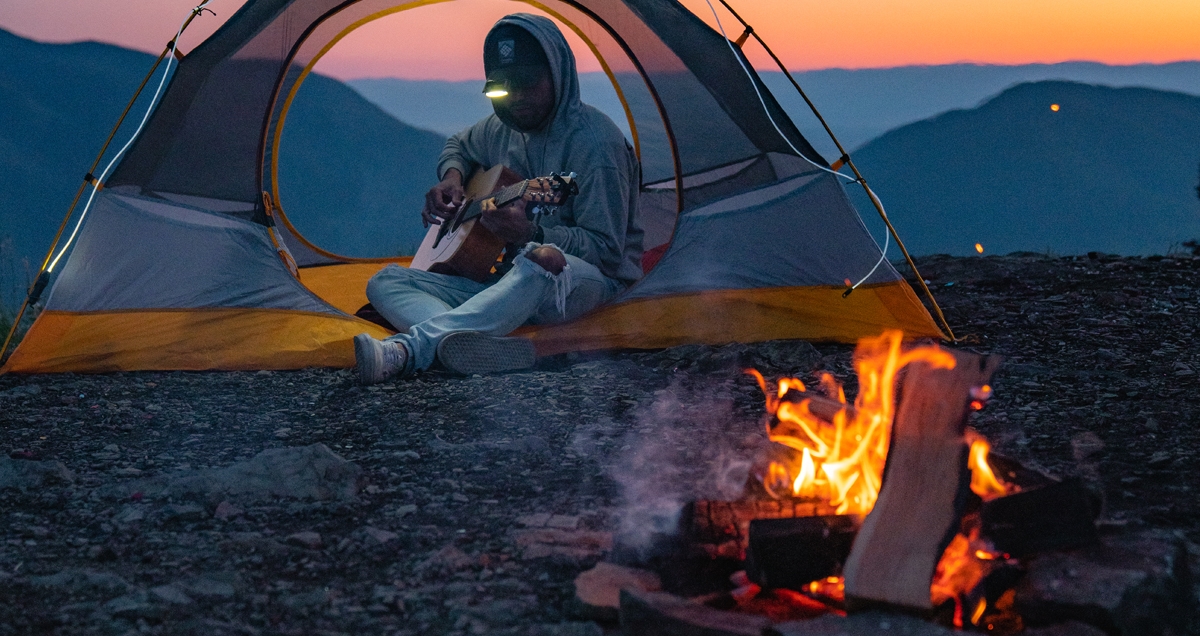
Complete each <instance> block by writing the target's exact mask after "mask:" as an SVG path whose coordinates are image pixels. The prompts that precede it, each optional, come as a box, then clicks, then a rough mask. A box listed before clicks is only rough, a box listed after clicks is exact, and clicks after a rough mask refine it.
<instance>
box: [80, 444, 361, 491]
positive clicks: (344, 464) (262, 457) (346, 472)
mask: <svg viewBox="0 0 1200 636" xmlns="http://www.w3.org/2000/svg"><path fill="white" fill-rule="evenodd" d="M361 473H362V469H361V468H359V467H358V466H357V465H356V464H354V463H352V462H348V461H346V460H345V459H342V457H341V456H339V455H337V454H336V453H334V452H333V451H331V450H330V449H329V447H328V446H326V445H324V444H320V443H318V444H312V445H310V446H297V447H291V448H272V449H268V450H265V451H263V452H261V453H259V454H258V455H255V456H254V457H253V458H251V459H248V460H246V461H241V462H237V463H235V464H231V465H229V466H226V467H224V468H210V469H201V470H183V471H179V472H177V473H172V474H168V475H162V476H159V477H153V478H150V479H140V480H133V481H130V482H126V483H123V484H118V485H116V486H113V487H110V488H107V489H105V490H104V491H103V492H102V494H105V495H108V496H117V497H128V496H129V495H130V494H132V493H134V492H141V493H143V495H144V496H146V497H170V498H187V497H195V496H200V497H208V496H215V495H230V496H236V497H242V498H245V499H251V500H256V499H270V498H275V497H286V498H293V499H316V500H319V501H329V500H346V499H351V498H353V497H354V496H355V495H356V494H358V489H359V484H358V480H359V476H360V475H361Z"/></svg>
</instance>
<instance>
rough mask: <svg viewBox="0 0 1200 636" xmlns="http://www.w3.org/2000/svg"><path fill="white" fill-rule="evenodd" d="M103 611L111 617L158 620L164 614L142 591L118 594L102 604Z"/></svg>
mask: <svg viewBox="0 0 1200 636" xmlns="http://www.w3.org/2000/svg"><path fill="white" fill-rule="evenodd" d="M103 609H104V611H106V612H108V613H109V614H110V615H111V616H112V617H113V618H124V619H128V620H137V619H139V618H141V619H147V620H158V619H159V618H161V617H162V615H163V614H164V611H163V609H162V608H161V607H157V606H155V604H153V603H151V602H150V600H149V599H148V597H147V594H146V593H145V592H142V591H138V592H133V593H131V594H126V595H124V596H118V597H117V598H114V599H112V600H110V601H108V602H107V603H105V604H104V605H103Z"/></svg>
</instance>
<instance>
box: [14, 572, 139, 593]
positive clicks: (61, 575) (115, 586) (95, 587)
mask: <svg viewBox="0 0 1200 636" xmlns="http://www.w3.org/2000/svg"><path fill="white" fill-rule="evenodd" d="M29 583H30V584H31V585H33V586H35V587H46V588H54V589H60V590H64V591H66V592H70V593H75V594H80V593H88V592H94V591H103V592H109V593H113V592H116V593H119V594H125V593H128V592H129V591H130V590H132V589H133V586H132V585H130V584H129V582H128V581H126V580H125V579H123V578H121V577H120V576H117V575H116V574H112V573H109V572H97V571H94V570H80V569H74V568H68V569H65V570H61V571H59V572H56V573H54V574H49V575H46V576H31V577H29Z"/></svg>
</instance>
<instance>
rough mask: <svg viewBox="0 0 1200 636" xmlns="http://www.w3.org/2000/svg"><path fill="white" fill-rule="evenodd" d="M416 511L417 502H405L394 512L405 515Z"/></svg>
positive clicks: (398, 515)
mask: <svg viewBox="0 0 1200 636" xmlns="http://www.w3.org/2000/svg"><path fill="white" fill-rule="evenodd" d="M416 511H417V506H416V504H404V505H403V506H400V507H399V508H396V512H395V513H393V514H394V515H395V516H397V517H404V516H405V515H410V514H412V513H414V512H416Z"/></svg>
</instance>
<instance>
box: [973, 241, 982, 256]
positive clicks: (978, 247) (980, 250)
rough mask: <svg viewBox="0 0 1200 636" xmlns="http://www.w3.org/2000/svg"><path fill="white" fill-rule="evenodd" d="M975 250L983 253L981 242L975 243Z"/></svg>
mask: <svg viewBox="0 0 1200 636" xmlns="http://www.w3.org/2000/svg"><path fill="white" fill-rule="evenodd" d="M975 251H976V252H979V253H980V254H982V253H983V244H982V243H976V244H975Z"/></svg>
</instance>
